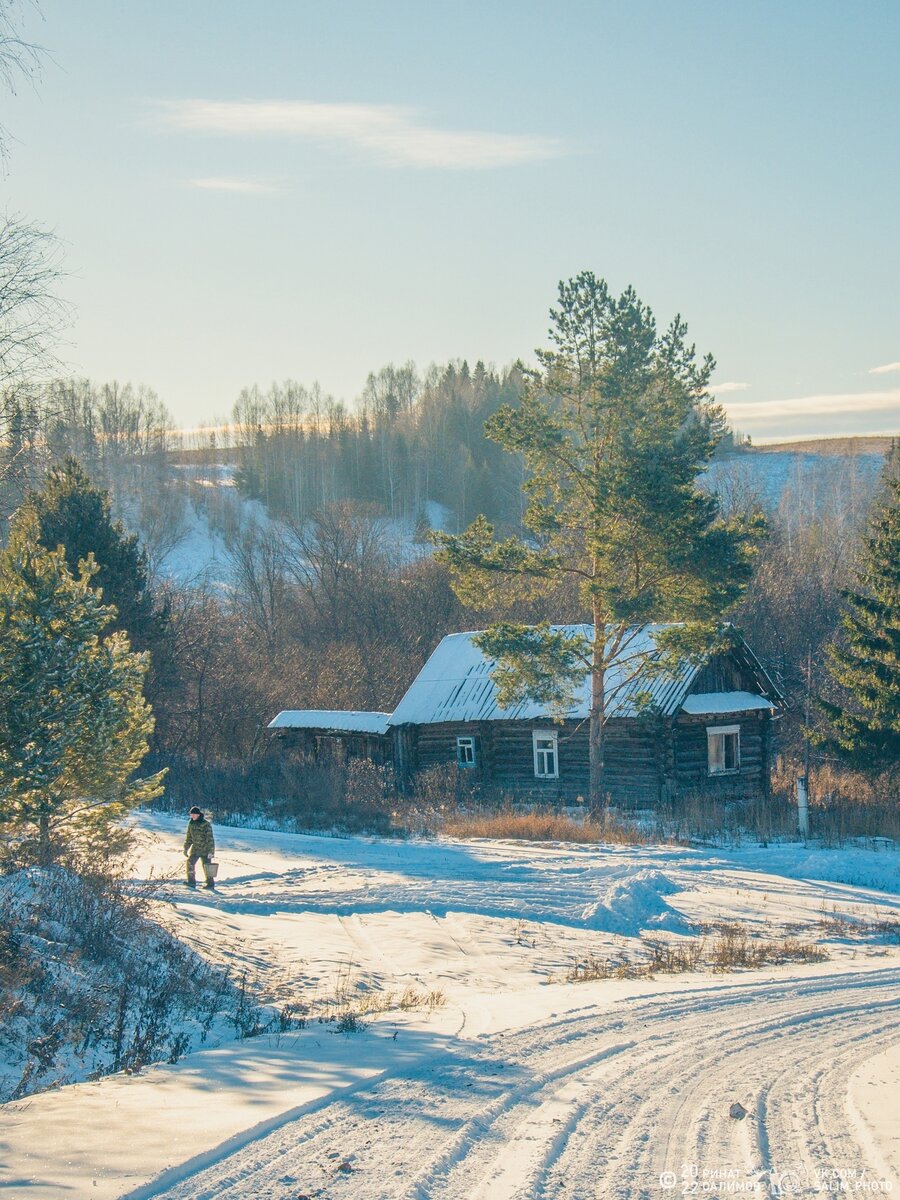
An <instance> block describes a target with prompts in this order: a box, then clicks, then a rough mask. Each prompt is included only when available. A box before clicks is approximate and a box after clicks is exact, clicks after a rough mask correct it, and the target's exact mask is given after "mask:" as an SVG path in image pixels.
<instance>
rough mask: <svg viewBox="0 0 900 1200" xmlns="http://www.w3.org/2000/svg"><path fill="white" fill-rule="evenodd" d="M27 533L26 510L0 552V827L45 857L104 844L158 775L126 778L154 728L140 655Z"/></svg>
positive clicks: (84, 584)
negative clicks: (66, 847)
mask: <svg viewBox="0 0 900 1200" xmlns="http://www.w3.org/2000/svg"><path fill="white" fill-rule="evenodd" d="M95 569H96V568H95V564H94V563H93V560H91V559H90V558H89V559H88V560H87V561H86V562H85V563H83V565H82V568H81V569H80V571H79V574H78V576H77V578H76V577H74V576H73V575H72V573H71V572H70V571H69V569H68V567H67V566H66V560H65V556H64V554H63V552H62V550H52V551H48V550H46V549H45V548H44V547H43V546H42V545H41V544H40V542H39V540H38V527H37V521H36V518H35V515H34V513H33V511H31V510H30V509H29V508H27V507H26V508H24V509H23V510H22V511H21V513H20V515H19V516H18V518H17V519H16V521H15V523H14V525H13V529H12V531H11V535H10V541H9V545H8V546H7V548H6V549H5V550H4V551H3V552H2V553H0V829H2V830H3V832H4V834H5V835H6V836H7V837H11V838H12V839H14V840H16V841H19V842H23V841H24V842H25V843H26V844H31V845H33V846H35V847H36V848H37V856H38V857H39V859H40V860H41V861H47V860H49V858H50V857H51V856H52V854H53V852H54V851H55V850H56V849H58V848H59V847H60V846H61V845H70V846H71V845H76V846H77V845H85V844H89V845H91V846H93V847H94V848H97V846H98V844H107V843H109V840H110V837H111V835H113V834H114V826H115V823H116V822H117V821H118V820H119V818H120V817H121V816H122V814H123V813H124V812H126V811H127V810H128V808H130V807H131V806H132V805H134V804H136V803H139V802H140V801H142V800H145V799H149V798H151V797H152V796H154V795H157V794H158V793H159V792H160V790H161V779H162V776H161V775H154V776H150V777H148V778H145V779H138V780H135V779H133V778H132V777H133V775H134V772H135V771H136V770H137V768H138V767H139V765H140V763H141V760H142V759H143V757H144V755H145V754H146V752H147V738H148V737H149V735H150V732H151V731H152V728H153V718H152V714H151V711H150V707H149V705H148V704H147V703H146V701H145V700H144V698H143V694H142V687H143V682H144V674H145V672H146V670H147V655H145V654H136V653H134V652H132V650H131V648H130V646H129V644H128V639H127V637H126V635H125V634H124V633H121V632H117V633H112V634H109V635H108V636H105V634H106V630H107V629H108V627H109V625H110V623H111V621H112V619H113V615H114V610H113V609H112V608H110V607H109V606H107V605H105V604H104V603H103V602H102V599H101V597H100V594H99V592H98V591H96V590H95V589H94V588H93V587H91V576H92V574H93V573H94V572H95Z"/></svg>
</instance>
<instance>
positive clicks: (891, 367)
mask: <svg viewBox="0 0 900 1200" xmlns="http://www.w3.org/2000/svg"><path fill="white" fill-rule="evenodd" d="M892 371H900V362H893V363H885V364H884V366H883V367H869V374H870V375H890V373H891V372H892Z"/></svg>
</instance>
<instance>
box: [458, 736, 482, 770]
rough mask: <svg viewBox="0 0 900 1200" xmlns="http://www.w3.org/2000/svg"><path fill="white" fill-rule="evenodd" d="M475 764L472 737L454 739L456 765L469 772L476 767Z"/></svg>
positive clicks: (476, 759)
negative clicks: (467, 755)
mask: <svg viewBox="0 0 900 1200" xmlns="http://www.w3.org/2000/svg"><path fill="white" fill-rule="evenodd" d="M466 752H468V754H469V757H466ZM477 762H478V757H477V754H476V751H475V739H474V738H473V737H458V738H457V739H456V765H457V766H458V767H463V768H465V769H466V770H469V769H470V768H472V767H474V766H476V765H477Z"/></svg>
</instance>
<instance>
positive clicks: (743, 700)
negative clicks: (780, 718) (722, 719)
mask: <svg viewBox="0 0 900 1200" xmlns="http://www.w3.org/2000/svg"><path fill="white" fill-rule="evenodd" d="M776 707H777V705H775V704H773V703H772V701H771V700H767V699H766V697H765V696H757V695H754V693H753V692H696V693H695V694H694V695H693V696H688V697H686V699H685V701H684V704H682V706H681V711H682V712H686V713H695V714H698V715H699V714H701V713H702V714H704V715H705V714H707V713H736V712H752V711H753V710H754V709H757V708H776Z"/></svg>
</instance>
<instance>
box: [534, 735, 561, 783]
mask: <svg viewBox="0 0 900 1200" xmlns="http://www.w3.org/2000/svg"><path fill="white" fill-rule="evenodd" d="M539 740H541V741H551V742H552V743H553V750H552V754H553V771H552V773H550V774H543V773H542V772H540V771H539V770H538V755H539V754H540V755H546V754H548V753H550V751H549V750H548V749H547V748H546V747H542V748H541V749H540V750H539V749H538V741H539ZM531 752H532V760H533V764H534V777H535V779H559V733H558V732H557V731H556V730H555V729H534V730H532V732H531Z"/></svg>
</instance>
